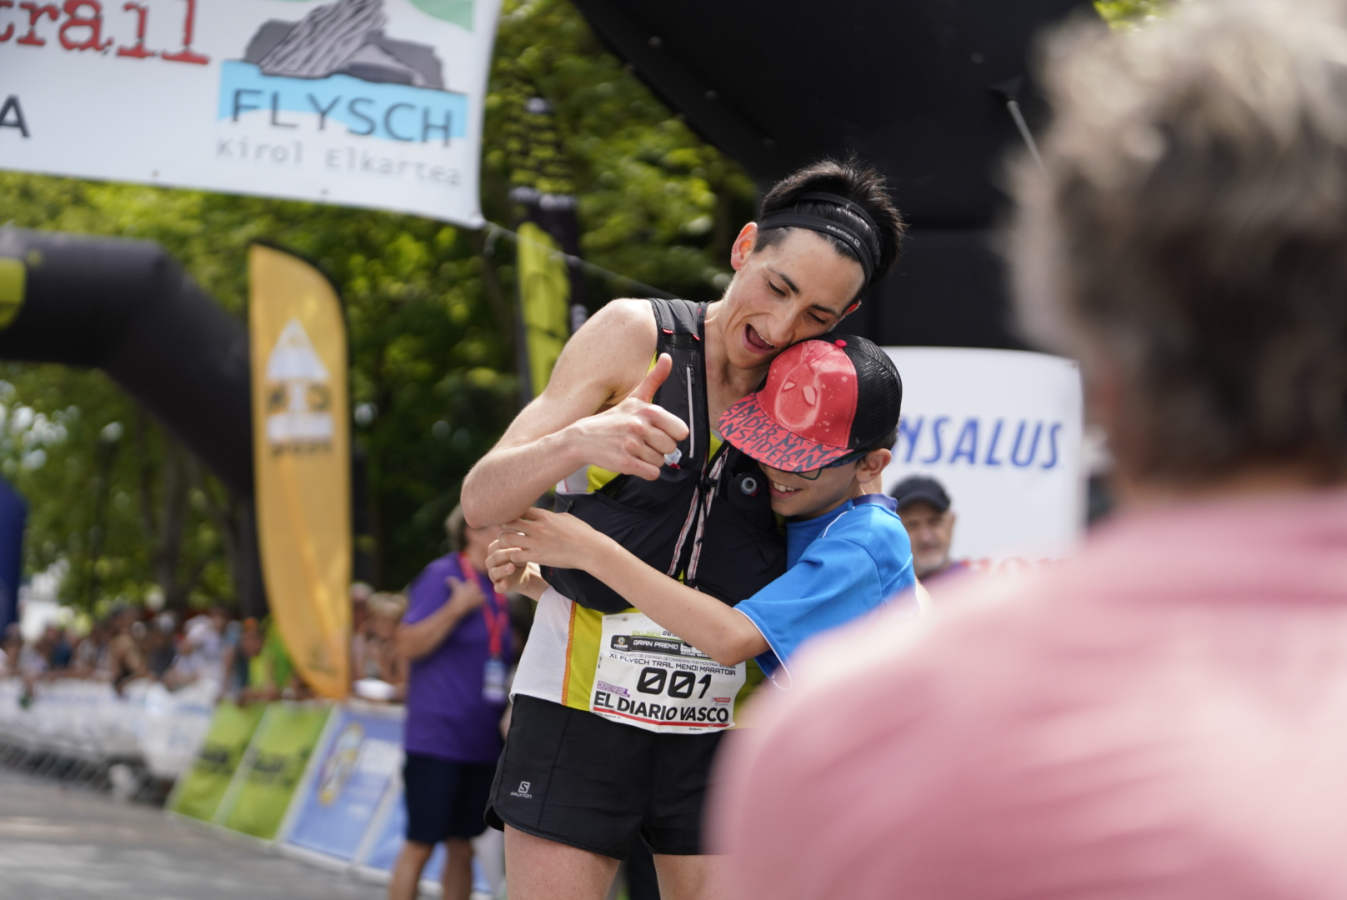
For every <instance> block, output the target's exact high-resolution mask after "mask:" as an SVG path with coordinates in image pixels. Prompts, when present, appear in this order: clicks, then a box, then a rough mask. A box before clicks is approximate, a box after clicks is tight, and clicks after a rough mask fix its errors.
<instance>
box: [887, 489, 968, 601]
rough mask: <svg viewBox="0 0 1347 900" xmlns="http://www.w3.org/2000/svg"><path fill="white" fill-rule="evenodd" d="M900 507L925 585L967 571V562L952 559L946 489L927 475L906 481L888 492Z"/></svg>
mask: <svg viewBox="0 0 1347 900" xmlns="http://www.w3.org/2000/svg"><path fill="white" fill-rule="evenodd" d="M889 496H891V497H893V499H894V500H895V501H896V502H897V504H898V517H899V518H901V519H902V520H903V525H904V526H905V527H906V528H907V535H908V537H909V538H910V539H911V541H912V561H913V565H914V566H915V568H916V571H917V577H918V578H919V579H921V580H922V581H923V582H929V581H930V580H931V579H933V578H941V577H943V576H945V575H949V574H952V573H954V572H961V571H963V570H965V569H967V568H968V563H967V561H965V560H962V559H961V560H958V561H957V562H956V561H954V560H951V559H950V558H949V547H950V543H951V542H952V541H953V540H954V518H955V516H954V510H952V509H950V499H949V493H948V492H947V491H946V490H945V486H944V485H942V484H941V483H940V482H938V481H936V480H935V479H934V478H930V477H928V476H926V475H911V476H908V477H907V478H904V479H903V480H902V481H900V482H898V484H897V485H895V486H894V488H893V490H891V491H889Z"/></svg>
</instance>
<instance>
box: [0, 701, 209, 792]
mask: <svg viewBox="0 0 1347 900" xmlns="http://www.w3.org/2000/svg"><path fill="white" fill-rule="evenodd" d="M218 690H219V688H218V686H217V685H215V684H214V683H213V682H210V681H203V682H197V683H196V684H192V685H188V686H186V687H184V688H182V689H180V690H178V691H169V690H168V689H167V688H165V687H164V686H163V685H161V684H158V683H156V682H151V681H132V682H129V683H128V684H126V685H125V687H124V690H123V693H122V695H121V696H118V695H117V693H116V692H115V691H114V690H113V689H112V685H110V684H108V683H106V682H98V681H86V680H81V679H59V680H52V681H39V682H36V683H35V684H34V685H33V688H32V693H31V696H28V697H27V698H26V699H25V689H24V685H23V682H22V681H21V680H20V679H17V678H0V753H3V754H4V756H5V757H6V758H8V759H11V760H14V761H17V760H20V759H28V760H32V761H34V762H35V763H39V764H43V765H47V766H51V767H55V766H65V767H68V768H74V769H77V770H81V771H83V772H84V773H85V774H88V775H90V776H91V777H92V776H93V775H95V774H96V773H98V772H100V771H105V770H106V769H107V767H109V766H112V765H115V764H118V763H126V764H130V765H134V766H141V767H143V768H144V770H145V772H147V773H148V774H149V775H150V776H152V777H154V778H157V779H162V780H164V781H172V780H174V779H176V778H177V777H178V776H179V775H181V774H182V773H183V772H184V771H186V769H187V767H188V766H189V765H190V764H191V762H192V758H193V756H194V755H195V754H196V751H197V748H198V747H199V746H200V745H201V739H202V738H203V737H204V736H205V734H206V730H207V729H208V728H209V727H210V720H211V715H212V713H213V711H214V706H215V696H216V694H217V692H218Z"/></svg>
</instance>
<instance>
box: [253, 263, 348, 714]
mask: <svg viewBox="0 0 1347 900" xmlns="http://www.w3.org/2000/svg"><path fill="white" fill-rule="evenodd" d="M248 271H249V283H250V284H249V309H248V332H249V338H250V345H251V360H252V402H253V467H254V484H255V491H256V506H257V538H258V544H259V545H260V550H261V559H262V578H263V581H264V583H265V584H266V588H267V597H268V600H269V603H270V606H271V614H272V617H273V618H274V619H275V622H276V624H277V626H278V627H279V628H280V633H281V637H282V639H284V641H285V646H286V649H287V650H288V651H289V653H290V657H291V659H292V660H293V662H294V665H295V668H296V669H297V670H298V671H299V673H300V675H301V676H302V677H303V678H304V680H305V682H307V683H308V685H309V686H310V687H311V688H312V689H313V690H314V692H315V693H317V694H318V695H319V696H322V697H331V698H342V697H345V696H346V694H347V691H348V687H349V685H350V678H349V674H348V671H347V665H348V661H347V655H348V652H349V648H350V632H351V603H350V595H349V591H350V581H351V471H350V460H351V451H350V426H349V417H348V416H347V414H346V410H347V408H348V402H347V391H346V326H345V322H344V321H343V319H342V312H341V306H340V301H339V300H338V298H337V293H336V291H335V290H333V288H332V285H331V284H330V283H328V281H327V279H326V278H324V277H323V275H322V273H320V272H319V271H318V270H317V269H315V268H314V267H313V266H311V265H309V264H308V263H307V262H305V261H304V260H302V259H299V258H298V257H295V256H292V255H290V254H288V253H285V252H283V251H281V250H276V249H274V248H271V247H264V246H259V245H255V246H253V247H252V248H251V249H250V251H249V255H248Z"/></svg>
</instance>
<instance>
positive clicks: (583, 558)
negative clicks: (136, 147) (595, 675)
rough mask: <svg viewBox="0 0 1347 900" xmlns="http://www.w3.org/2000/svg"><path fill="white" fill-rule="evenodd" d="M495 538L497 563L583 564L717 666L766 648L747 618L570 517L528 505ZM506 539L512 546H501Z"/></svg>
mask: <svg viewBox="0 0 1347 900" xmlns="http://www.w3.org/2000/svg"><path fill="white" fill-rule="evenodd" d="M498 540H499V542H500V544H501V545H502V546H501V547H500V548H499V549H498V551H497V561H498V562H501V563H503V562H505V561H506V560H508V561H509V562H512V563H514V564H515V565H519V566H522V565H524V564H525V563H527V562H536V563H538V564H540V565H548V566H565V567H568V568H574V569H583V570H585V571H586V572H588V573H589V574H591V575H593V576H594V577H595V578H597V579H599V580H600V581H602V582H603V583H604V584H606V585H608V587H610V588H612V589H613V590H614V591H616V592H617V593H618V594H620V595H621V596H622V597H623V599H625V600H626V601H627V602H628V603H630V604H631V605H632V606H635V607H636V608H637V609H639V610H640V611H641V612H643V613H645V614H646V615H647V616H649V617H650V618H651V619H653V620H654V621H655V622H656V623H658V624H659V625H660V626H661V627H663V628H666V629H668V630H669V631H671V632H673V633H674V634H676V635H678V636H679V637H681V638H682V639H683V640H685V641H687V642H688V643H689V644H691V645H692V646H694V647H696V648H697V649H698V650H700V651H702V652H703V653H706V654H708V655H709V656H710V657H711V658H712V659H714V660H715V661H716V662H718V663H720V664H721V665H726V666H732V665H734V664H736V663H740V662H743V661H744V660H746V659H751V658H752V657H754V656H757V655H758V654H759V653H764V652H766V651H767V650H768V649H769V648H768V645H767V639H766V638H764V637H763V636H762V633H761V632H760V631H758V629H757V626H756V625H754V624H753V622H752V621H750V620H749V619H748V617H746V616H743V615H740V614H739V613H738V612H736V611H735V610H734V608H733V607H731V606H727V605H725V604H724V603H722V602H720V601H719V600H717V599H716V598H715V597H712V596H711V595H710V594H703V593H702V592H701V591H698V590H696V589H694V588H690V587H688V586H687V585H685V584H682V583H681V582H679V581H677V580H675V579H673V578H670V577H669V576H667V575H665V574H664V573H662V572H660V571H659V570H657V569H653V568H651V567H650V566H648V565H646V564H645V563H643V562H641V560H639V559H637V558H636V557H635V556H633V555H632V554H631V553H630V552H628V551H627V550H626V549H625V548H624V547H623V546H622V545H621V544H619V543H618V542H617V541H615V540H613V539H612V538H610V537H608V536H607V535H606V534H603V533H602V532H599V531H596V530H595V529H593V528H591V527H590V526H589V525H588V524H586V523H585V522H583V521H581V520H580V519H577V518H576V517H575V516H571V515H567V514H559V513H553V512H548V511H546V510H541V509H531V510H529V511H528V512H527V513H525V514H524V515H523V516H522V517H520V518H519V519H517V520H515V521H514V522H511V523H508V524H507V525H506V526H505V529H504V531H503V532H502V533H501V536H500V538H499V539H498ZM508 543H513V544H515V545H516V546H514V547H506V546H504V545H506V544H508Z"/></svg>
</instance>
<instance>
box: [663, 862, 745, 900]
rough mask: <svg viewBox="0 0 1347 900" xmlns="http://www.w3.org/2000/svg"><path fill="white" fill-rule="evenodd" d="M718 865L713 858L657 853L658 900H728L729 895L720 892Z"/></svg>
mask: <svg viewBox="0 0 1347 900" xmlns="http://www.w3.org/2000/svg"><path fill="white" fill-rule="evenodd" d="M719 865H720V857H718V856H715V855H709V854H708V855H700V856H675V855H673V854H669V853H656V854H655V871H656V872H657V873H659V895H660V900H729V895H728V894H726V893H725V892H724V891H721V890H720V889H719V888H720V884H719V878H718V872H717V868H718V866H719Z"/></svg>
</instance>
